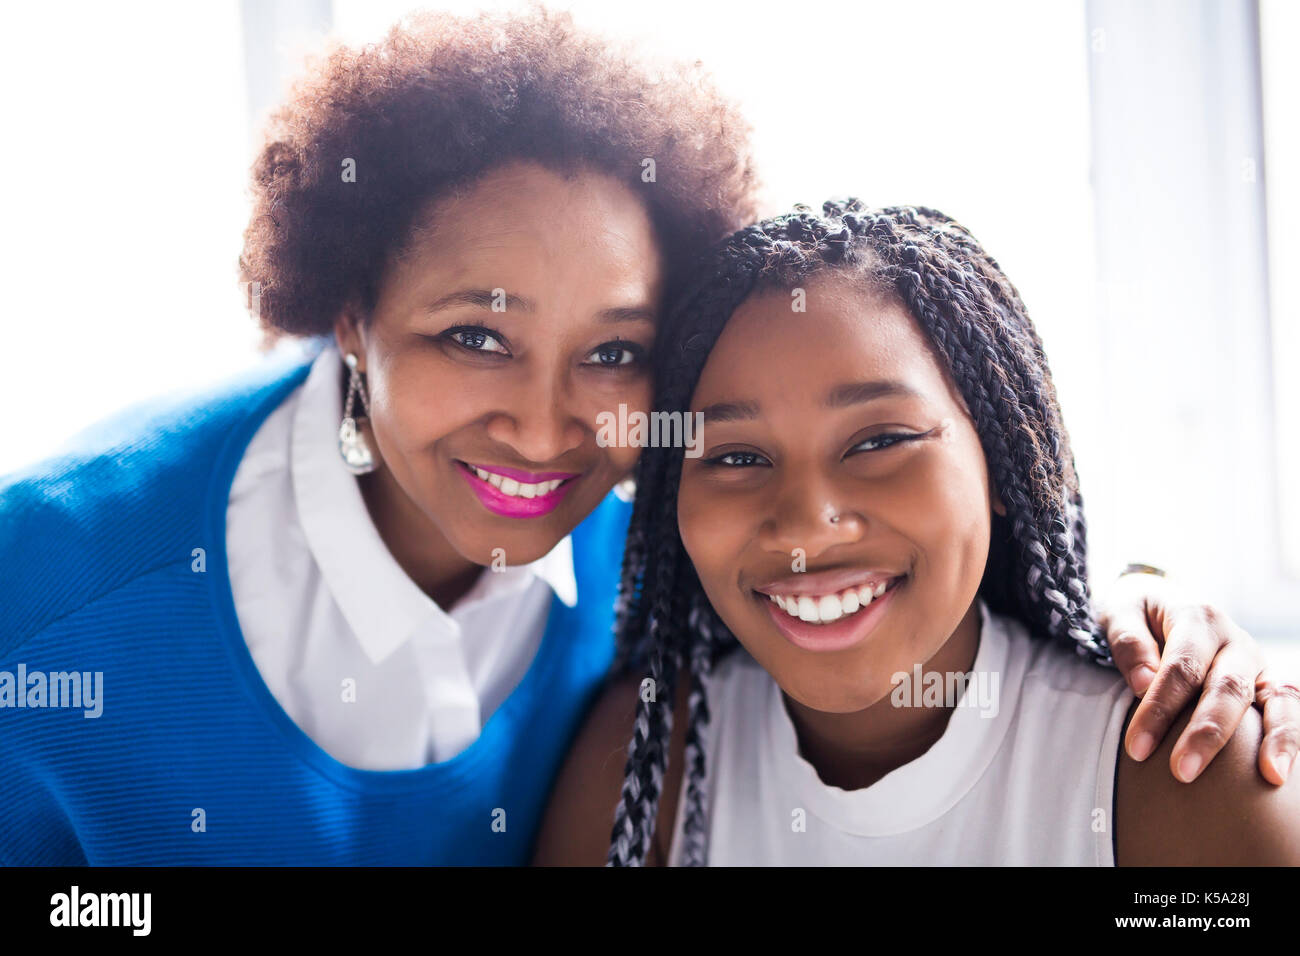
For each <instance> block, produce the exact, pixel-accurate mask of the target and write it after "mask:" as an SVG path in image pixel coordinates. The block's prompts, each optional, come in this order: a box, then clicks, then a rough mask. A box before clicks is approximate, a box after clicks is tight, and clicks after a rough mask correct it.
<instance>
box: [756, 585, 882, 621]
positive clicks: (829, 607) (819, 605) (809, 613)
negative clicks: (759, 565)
mask: <svg viewBox="0 0 1300 956" xmlns="http://www.w3.org/2000/svg"><path fill="white" fill-rule="evenodd" d="M906 577H907V575H905V574H900V575H898V576H897V577H894V578H891V579H889V580H879V581H876V582H874V583H872V582H867V583H864V584H861V585H858V586H857V587H849V588H842V589H840V590H838V591H825V592H812V591H809V592H808V593H804V594H800V593H790V594H768V593H766V592H764V591H755V592H754V593H755V594H757V595H759V596H760V597H765V598H767V599H768V600H770V601H771V603H773V604H775V605H776V606H777V607H778V608H780V609H781V610H782V611H784V612H785V613H786V614H788V615H789V616H790V617H792V618H796V619H798V620H800V621H803V622H804V623H806V624H833V623H835V622H836V621H840V620H843V619H844V618H847V617H852V616H854V615H856V614H859V613H860V612H861V611H863V610H865V609H866V608H869V607H870V606H871V605H872V603H873V602H874V601H876V600H877V599H879V598H881V597H883V596H884V595H885V594H887V593H888V592H890V591H892V590H893V589H894V588H896V587H898V585H899V584H901V583H902V582H903V580H904V579H905V578H906Z"/></svg>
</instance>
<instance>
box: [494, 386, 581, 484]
mask: <svg viewBox="0 0 1300 956" xmlns="http://www.w3.org/2000/svg"><path fill="white" fill-rule="evenodd" d="M501 398H502V405H501V407H500V408H499V409H498V410H497V411H496V412H494V413H493V414H492V415H491V416H490V417H489V418H488V422H487V433H488V437H489V438H491V439H492V440H493V441H496V442H500V443H501V444H503V445H508V446H510V448H512V449H513V450H514V452H515V453H516V454H517V455H519V457H520V458H522V459H524V460H526V461H528V462H531V463H535V464H538V465H546V464H553V463H555V462H556V461H558V460H559V459H560V458H562V457H563V456H564V455H566V454H567V453H569V452H571V451H573V450H574V449H575V448H579V447H581V446H582V443H583V441H585V440H586V433H587V428H586V426H585V425H584V424H583V423H582V421H581V419H580V418H579V416H577V415H575V414H574V412H573V409H572V395H571V394H570V386H569V383H568V381H567V380H566V377H565V376H564V375H563V374H557V373H552V372H549V371H548V370H538V371H536V372H534V373H533V374H527V375H521V376H519V377H518V378H516V379H515V381H514V383H513V384H512V385H511V386H510V387H509V388H508V390H507V391H506V392H505V393H504V394H503V395H502V396H501Z"/></svg>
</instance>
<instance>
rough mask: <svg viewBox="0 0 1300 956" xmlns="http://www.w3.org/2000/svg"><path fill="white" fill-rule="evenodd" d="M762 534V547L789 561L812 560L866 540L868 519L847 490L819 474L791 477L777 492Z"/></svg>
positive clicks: (761, 526) (768, 511)
mask: <svg viewBox="0 0 1300 956" xmlns="http://www.w3.org/2000/svg"><path fill="white" fill-rule="evenodd" d="M763 507H764V510H765V512H766V514H765V515H764V516H763V518H762V524H761V525H760V527H759V531H758V543H759V545H760V546H761V547H762V548H763V549H764V550H767V551H773V552H780V553H781V554H783V555H786V556H787V557H789V556H793V555H794V554H795V549H796V548H797V549H800V550H801V551H802V553H803V554H804V555H805V556H806V557H808V558H815V557H817V556H819V555H822V554H825V553H826V552H827V551H829V550H830V549H832V548H834V547H836V546H838V545H842V544H852V543H854V542H856V541H860V540H861V539H862V536H863V534H864V533H865V532H866V528H867V519H866V517H865V516H864V515H863V514H862V513H861V511H860V510H858V508H857V506H856V505H854V504H852V503H850V502H849V501H848V499H847V497H846V494H845V492H844V490H843V489H841V488H839V487H837V486H836V484H835V482H833V481H832V480H830V479H828V478H825V477H823V476H821V475H819V474H811V473H809V472H807V471H801V472H799V473H788V474H787V475H786V476H785V477H784V478H783V479H782V480H781V482H780V484H779V486H778V487H777V488H775V489H774V494H773V495H772V498H771V499H770V502H769V503H768V504H765V505H764V506H763Z"/></svg>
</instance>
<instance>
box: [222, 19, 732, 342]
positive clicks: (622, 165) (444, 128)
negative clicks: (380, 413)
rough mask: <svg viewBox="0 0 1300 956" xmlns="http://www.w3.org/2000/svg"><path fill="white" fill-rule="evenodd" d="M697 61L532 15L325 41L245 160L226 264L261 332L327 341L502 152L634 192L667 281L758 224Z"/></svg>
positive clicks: (727, 110)
mask: <svg viewBox="0 0 1300 956" xmlns="http://www.w3.org/2000/svg"><path fill="white" fill-rule="evenodd" d="M698 66H699V65H698V64H695V65H694V66H680V65H675V66H673V67H671V68H668V69H664V70H663V71H662V72H655V71H654V70H653V69H652V68H650V67H649V66H648V65H645V64H641V63H638V62H636V61H634V60H632V59H631V58H629V56H628V55H627V54H626V53H625V52H623V51H621V50H620V49H618V48H616V47H613V46H611V45H610V44H609V43H608V42H606V41H604V40H602V39H600V38H598V37H594V36H591V35H587V34H584V33H582V32H579V31H578V30H577V29H575V27H574V25H573V23H572V19H571V17H569V16H568V15H567V14H560V15H556V14H553V13H551V12H549V11H547V10H546V9H545V8H540V7H539V8H535V9H534V10H532V11H531V12H529V13H525V14H513V15H505V16H501V15H495V16H494V15H490V14H480V15H479V16H477V17H469V18H466V17H456V16H452V15H448V14H438V13H433V14H423V15H419V16H417V17H414V18H411V19H408V20H405V21H403V22H401V23H399V24H398V25H397V26H396V27H394V28H393V29H392V30H391V31H390V32H389V34H388V36H387V37H386V38H385V39H384V40H383V41H382V42H379V43H377V44H371V45H367V46H364V47H361V48H349V47H336V48H335V49H333V50H332V51H330V52H329V53H328V54H327V55H326V56H324V57H323V58H322V59H321V60H319V61H318V62H317V63H315V64H314V66H313V68H312V70H311V71H310V73H309V75H307V76H306V77H305V78H303V79H302V80H301V81H299V83H298V84H297V85H296V86H295V87H294V89H293V91H292V94H291V96H290V99H289V101H288V102H287V103H286V104H285V105H283V106H282V107H281V108H280V109H279V110H278V111H277V112H276V113H275V114H274V115H273V116H272V117H271V123H270V127H269V132H268V138H267V141H266V144H265V146H264V147H263V148H262V150H261V153H260V155H259V156H258V157H257V159H256V161H255V163H254V166H253V188H252V192H253V210H252V217H251V220H250V222H249V225H248V229H247V230H246V231H245V233H244V248H243V252H242V254H241V255H240V258H239V267H240V277H241V279H242V281H244V282H246V283H257V284H258V285H257V286H254V287H253V288H256V289H257V297H256V312H257V315H258V317H259V320H260V322H261V326H262V329H263V332H264V333H265V336H266V339H267V340H268V341H271V340H274V339H276V338H278V337H279V336H281V335H285V334H288V335H296V336H315V335H326V334H329V332H330V331H331V329H332V326H333V322H334V319H335V317H336V316H337V315H338V313H339V311H340V310H341V309H342V308H344V307H345V306H346V305H347V304H348V303H349V302H350V301H352V300H354V299H355V300H357V301H359V302H360V303H361V304H362V307H363V309H364V311H365V313H366V314H367V315H368V314H369V312H370V310H371V309H373V307H374V304H375V299H376V294H377V289H378V286H379V283H380V280H381V278H382V273H383V270H384V268H385V267H386V265H387V264H388V262H389V261H390V257H392V256H393V255H394V254H397V253H400V252H401V250H402V248H403V246H404V244H405V243H406V242H407V241H408V240H409V238H410V236H411V234H412V232H413V229H414V228H415V227H416V226H417V225H419V226H423V225H426V223H425V222H422V221H421V222H417V217H419V216H420V215H421V214H422V213H425V212H427V209H428V204H429V203H430V202H433V201H436V200H437V199H439V198H441V197H442V196H443V195H445V194H449V193H452V192H454V191H457V190H459V189H461V188H463V187H464V186H466V185H468V184H472V183H473V182H474V181H475V180H476V179H478V178H480V177H481V176H483V175H484V174H486V173H488V172H490V171H491V170H493V169H495V168H497V167H499V166H501V165H504V164H505V163H507V162H509V161H515V160H524V161H529V160H531V161H535V162H538V163H541V164H543V165H545V166H547V167H549V168H552V169H556V170H557V171H565V172H568V171H572V170H574V169H577V168H580V167H581V168H591V169H595V170H597V171H600V172H603V173H607V174H609V175H611V176H614V177H615V178H617V179H619V180H621V181H624V182H626V183H627V184H628V185H629V186H630V187H631V188H633V189H635V190H637V192H638V194H639V195H640V196H641V197H642V198H643V200H644V202H645V203H646V208H647V211H648V212H649V215H650V217H651V221H652V222H653V223H654V227H655V230H656V234H657V237H658V239H659V242H660V245H661V248H662V249H663V252H664V256H665V266H666V276H667V281H668V287H669V289H671V288H672V287H673V286H674V280H675V277H677V276H679V275H680V274H681V273H682V271H683V270H684V269H685V268H687V267H688V266H689V264H690V263H691V261H692V260H694V259H695V258H696V257H698V256H699V255H701V254H703V252H704V251H705V250H706V249H707V248H708V246H709V245H710V244H711V243H713V242H714V241H716V240H717V239H719V238H721V237H722V236H725V235H727V234H728V233H730V232H732V231H734V230H736V229H738V228H739V227H741V226H743V225H744V224H745V223H747V222H750V221H752V220H753V219H754V218H755V217H756V209H755V206H756V201H755V191H756V188H757V180H756V177H755V174H754V171H753V165H752V160H751V157H750V147H749V136H750V128H749V126H748V124H747V123H746V122H745V121H744V120H743V118H742V117H741V116H740V115H739V113H738V112H737V110H736V109H735V107H734V106H733V105H732V104H731V103H729V102H728V101H727V100H725V99H724V98H723V97H721V96H720V95H719V94H718V93H717V92H716V90H715V88H714V87H713V86H712V84H711V83H710V82H709V81H708V80H707V78H705V77H704V76H702V75H701V74H700V72H699V70H698ZM645 159H653V160H654V170H655V174H654V181H652V182H643V168H645V167H644V166H643V160H645ZM349 160H351V161H352V164H351V165H352V170H353V173H352V176H351V177H349V176H348V175H346V173H347V171H348V166H349V163H348V162H347V161H349ZM646 178H649V177H646Z"/></svg>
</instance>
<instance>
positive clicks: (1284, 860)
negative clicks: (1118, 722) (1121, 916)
mask: <svg viewBox="0 0 1300 956" xmlns="http://www.w3.org/2000/svg"><path fill="white" fill-rule="evenodd" d="M1133 706H1134V707H1136V706H1137V701H1136V700H1135V701H1134V703H1133ZM1194 706H1195V702H1193V703H1192V704H1189V705H1188V707H1187V709H1186V710H1184V711H1183V712H1182V713H1181V714H1180V715H1179V716H1178V718H1177V719H1176V720H1175V721H1174V724H1173V726H1172V727H1171V728H1170V730H1169V733H1167V734H1166V735H1165V738H1164V740H1162V741H1161V743H1160V746H1159V747H1158V748H1156V752H1155V753H1153V754H1152V755H1151V756H1150V757H1148V758H1147V759H1146V760H1144V761H1142V762H1141V763H1137V762H1135V761H1133V760H1132V759H1130V758H1129V756H1128V755H1127V754H1125V753H1121V754H1120V758H1119V764H1118V766H1117V767H1116V771H1115V772H1116V776H1117V779H1116V809H1115V814H1116V820H1115V827H1116V829H1115V838H1116V863H1117V864H1118V865H1120V866H1261V865H1262V866H1296V865H1300V784H1297V782H1296V777H1295V776H1292V777H1291V778H1290V779H1288V780H1287V782H1286V783H1285V784H1283V785H1282V786H1281V787H1276V786H1274V785H1273V784H1271V783H1269V782H1268V781H1266V780H1265V779H1264V778H1263V777H1261V776H1260V774H1259V770H1258V768H1257V762H1256V761H1257V757H1258V754H1259V745H1260V741H1261V738H1262V736H1263V724H1262V720H1261V717H1260V714H1259V712H1258V711H1257V710H1255V708H1253V707H1252V708H1250V709H1249V710H1247V711H1246V714H1245V716H1244V717H1243V718H1242V720H1241V723H1240V724H1238V725H1237V730H1236V732H1235V733H1234V734H1233V736H1232V738H1231V739H1230V740H1229V741H1228V743H1227V744H1226V745H1225V746H1224V748H1223V750H1221V751H1220V752H1219V755H1218V756H1217V757H1215V759H1214V760H1212V761H1211V762H1210V765H1209V766H1208V767H1206V768H1205V770H1203V771H1202V772H1201V775H1200V776H1199V777H1197V778H1196V779H1195V780H1194V781H1193V782H1191V783H1181V782H1179V781H1178V780H1177V779H1175V777H1174V775H1173V773H1172V764H1171V763H1170V755H1171V754H1172V753H1173V749H1174V744H1175V743H1177V741H1178V737H1179V735H1180V734H1181V733H1182V731H1183V728H1184V727H1186V726H1187V722H1188V720H1189V719H1190V717H1191V715H1192V710H1193V707H1194ZM1131 712H1132V711H1131V709H1130V714H1131Z"/></svg>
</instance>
